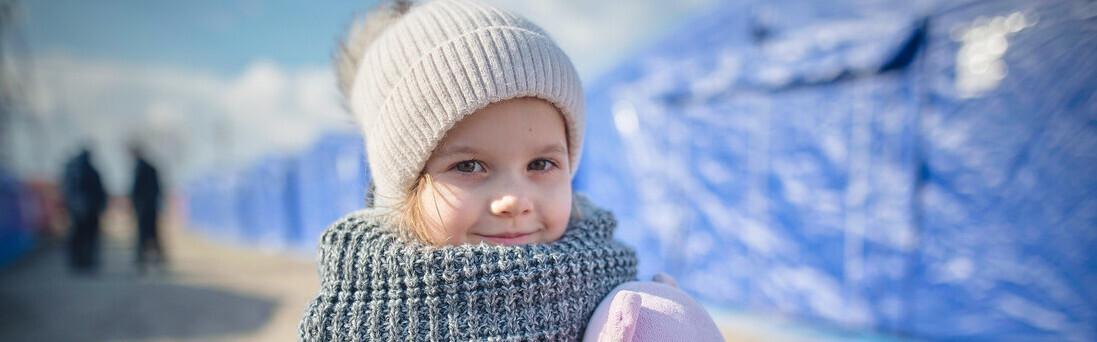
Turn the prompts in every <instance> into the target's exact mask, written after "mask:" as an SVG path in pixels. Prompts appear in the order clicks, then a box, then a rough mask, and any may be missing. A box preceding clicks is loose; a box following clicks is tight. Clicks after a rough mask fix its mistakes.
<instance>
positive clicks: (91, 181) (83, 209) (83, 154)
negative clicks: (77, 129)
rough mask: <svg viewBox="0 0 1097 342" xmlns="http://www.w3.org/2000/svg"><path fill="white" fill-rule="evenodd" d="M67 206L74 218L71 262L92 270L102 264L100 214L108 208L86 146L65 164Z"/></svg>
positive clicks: (64, 186) (73, 265)
mask: <svg viewBox="0 0 1097 342" xmlns="http://www.w3.org/2000/svg"><path fill="white" fill-rule="evenodd" d="M62 185H63V192H64V195H65V207H66V209H68V212H69V217H70V218H71V219H72V227H71V229H70V233H69V261H70V264H71V266H72V267H73V269H74V270H76V271H84V272H90V271H93V270H94V269H95V268H96V267H97V266H98V265H99V216H100V215H101V214H102V213H103V211H104V210H106V209H107V192H106V191H105V190H103V183H102V181H101V180H100V178H99V172H98V171H96V170H95V166H92V165H91V152H90V151H88V149H86V148H85V149H83V150H81V151H80V153H79V154H77V155H76V157H75V158H73V159H72V160H70V161H69V162H68V163H66V164H65V174H64V181H63V182H62Z"/></svg>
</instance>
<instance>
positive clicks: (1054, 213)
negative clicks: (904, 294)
mask: <svg viewBox="0 0 1097 342" xmlns="http://www.w3.org/2000/svg"><path fill="white" fill-rule="evenodd" d="M996 18H1005V19H1006V20H1005V21H1003V20H1002V19H997V20H998V23H997V24H996V23H995V20H996ZM1010 18H1013V19H1014V20H1013V24H1012V26H1011V24H1010V23H1009V21H1008V20H1009V19H1010ZM1018 18H1021V19H1024V20H1023V21H1024V23H1023V24H1019V23H1018V22H1017V21H1018V20H1021V19H1018ZM936 20H937V22H938V23H937V25H935V26H934V29H933V30H931V31H930V38H929V42H930V43H929V45H928V51H927V52H928V53H927V55H926V70H925V75H926V78H927V82H926V85H927V86H926V88H925V91H926V97H927V98H928V99H929V100H931V102H930V104H931V105H930V106H927V108H926V109H925V111H924V112H923V119H922V120H921V122H922V125H921V128H920V130H921V133H920V137H921V140H920V147H921V149H922V150H923V154H924V163H925V166H924V175H923V177H924V182H925V184H924V187H923V188H922V189H921V193H920V196H919V200H920V201H921V203H920V205H919V208H921V209H922V212H921V213H920V214H919V216H920V224H919V226H920V229H921V235H922V237H923V238H922V242H921V248H920V252H921V253H920V255H919V260H918V263H917V265H918V267H917V269H916V272H915V274H914V275H913V276H912V285H913V289H914V290H915V291H914V293H912V296H913V298H912V299H917V300H914V301H912V303H913V304H914V305H913V307H912V312H911V314H912V315H913V316H914V317H917V319H915V320H913V321H912V323H913V325H912V327H911V329H912V330H913V331H918V332H920V333H921V334H922V335H925V336H931V337H934V338H942V339H953V338H956V339H959V338H964V339H967V338H978V339H983V340H995V339H1000V338H1001V337H1002V336H1003V335H1002V333H1003V332H1007V331H1008V332H1009V333H1010V335H1009V336H1011V337H1014V338H1024V339H1031V340H1076V341H1082V340H1089V341H1092V340H1097V255H1095V254H1094V253H1093V251H1095V250H1097V229H1095V228H1097V176H1095V175H1097V81H1095V80H1097V58H1095V57H1097V3H1094V2H1092V1H1039V2H1030V1H996V2H990V1H988V2H975V3H970V4H965V5H961V6H956V7H955V8H948V9H944V10H942V11H941V13H940V15H938V16H936ZM996 25H997V26H996ZM1004 26H1011V27H1005V28H1006V29H1008V30H1004V31H1001V30H1000V31H1001V32H999V34H997V35H998V37H995V36H993V33H985V32H984V33H983V34H984V35H989V37H979V36H974V35H975V34H976V33H980V32H981V31H993V30H994V29H995V28H999V29H1000V28H1002V27H1004ZM965 33H967V34H968V36H963V35H964V34H965ZM1002 33H1004V34H1002ZM995 39H1001V40H1002V41H1004V42H1005V43H1006V46H1008V47H1003V48H1005V50H1004V52H1002V53H1000V54H998V53H996V52H997V51H991V52H990V54H991V55H992V56H1000V57H999V58H998V59H997V60H994V59H991V61H992V62H991V65H994V64H998V65H1000V66H1003V67H1005V68H1006V70H1007V71H1006V72H1007V74H1006V75H1005V77H1004V78H1002V79H1001V80H1000V81H997V82H994V83H990V85H988V86H987V89H986V90H985V91H983V93H982V94H971V93H966V92H965V91H963V89H962V88H963V87H964V83H962V82H959V81H957V80H958V79H962V77H963V74H965V73H971V71H970V70H965V69H964V63H963V60H964V58H965V57H966V56H967V55H966V54H965V52H966V51H972V50H973V49H980V48H985V47H983V46H981V45H979V44H984V42H988V41H993V40H995ZM974 51H978V50H974ZM983 59H986V58H983ZM958 61H960V62H958ZM991 81H994V79H993V78H991V79H989V80H987V82H991Z"/></svg>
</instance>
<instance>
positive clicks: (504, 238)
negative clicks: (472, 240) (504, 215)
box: [477, 233, 533, 246]
mask: <svg viewBox="0 0 1097 342" xmlns="http://www.w3.org/2000/svg"><path fill="white" fill-rule="evenodd" d="M477 235H480V236H481V237H483V238H484V240H487V241H488V242H491V243H494V244H499V245H505V246H510V245H517V244H523V243H528V242H529V240H530V239H531V238H533V233H503V234H496V235H482V234H477Z"/></svg>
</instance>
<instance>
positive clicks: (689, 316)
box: [583, 273, 724, 342]
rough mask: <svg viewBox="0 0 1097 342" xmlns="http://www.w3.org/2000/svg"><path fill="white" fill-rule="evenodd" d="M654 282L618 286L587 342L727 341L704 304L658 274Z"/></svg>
mask: <svg viewBox="0 0 1097 342" xmlns="http://www.w3.org/2000/svg"><path fill="white" fill-rule="evenodd" d="M653 280H654V281H653V282H639V281H633V282H628V283H624V284H621V285H618V286H617V287H616V288H614V289H613V291H611V292H610V293H609V295H607V296H606V298H605V299H603V300H602V303H601V304H599V305H598V308H597V309H595V311H594V315H593V316H591V319H590V322H589V323H588V324H587V332H586V335H585V336H584V337H583V341H613V342H628V341H690V342H707V341H723V340H724V338H723V336H721V334H720V330H719V329H717V328H716V323H715V322H713V320H712V317H710V316H709V314H708V312H706V311H705V309H704V308H703V307H701V304H698V303H697V301H695V300H693V298H690V296H689V295H688V294H686V293H685V292H682V290H679V289H678V287H677V283H676V282H675V281H674V278H671V277H670V276H668V275H666V274H662V273H660V274H657V275H656V276H655V277H654V278H653Z"/></svg>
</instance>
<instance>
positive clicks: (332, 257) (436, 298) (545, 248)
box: [298, 196, 637, 341]
mask: <svg viewBox="0 0 1097 342" xmlns="http://www.w3.org/2000/svg"><path fill="white" fill-rule="evenodd" d="M576 203H577V205H578V207H579V209H580V213H581V216H582V218H579V219H577V218H572V220H571V221H570V222H569V223H568V229H567V231H566V232H565V233H564V236H563V237H561V238H560V240H557V241H555V242H552V243H549V244H529V245H521V246H509V247H508V246H489V245H485V244H479V245H464V246H448V247H430V246H424V245H422V244H418V243H414V242H408V241H406V240H404V239H401V238H399V237H397V235H396V234H395V233H394V232H393V231H392V230H391V229H388V228H387V227H386V226H385V225H383V224H382V223H381V222H382V220H381V218H380V217H379V214H378V212H376V211H373V210H369V209H367V210H363V211H359V212H356V213H353V214H351V215H349V216H347V217H345V218H343V219H341V220H339V221H338V222H336V223H335V224H333V225H332V226H331V227H329V228H328V229H327V231H325V232H324V234H323V236H322V238H321V242H320V250H319V255H318V259H317V262H318V264H319V267H320V277H321V282H320V292H319V294H318V295H317V297H316V298H315V299H313V300H312V301H311V302H310V303H309V305H308V307H307V308H306V311H305V315H304V318H302V320H301V324H300V327H299V328H298V337H299V339H301V340H307V341H344V340H353V341H358V340H366V341H470V340H475V341H483V340H488V341H527V340H535V341H575V340H579V339H580V338H581V337H582V336H583V335H582V334H583V330H584V328H585V327H586V323H587V320H588V319H589V317H590V315H591V313H593V312H594V309H595V307H597V305H598V303H599V302H600V301H601V300H602V297H604V296H605V295H606V294H607V293H609V291H610V290H611V289H613V287H615V286H616V285H618V284H620V283H623V282H626V281H631V280H635V278H636V263H637V260H636V254H635V252H634V251H633V250H632V249H631V248H629V247H626V246H624V245H622V244H621V243H619V242H617V241H614V240H613V230H614V228H615V227H616V220H615V219H614V218H613V214H611V213H609V212H608V211H605V210H602V209H599V208H597V207H595V206H593V205H591V204H590V203H589V201H587V200H586V199H585V198H583V197H582V196H577V198H576Z"/></svg>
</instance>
